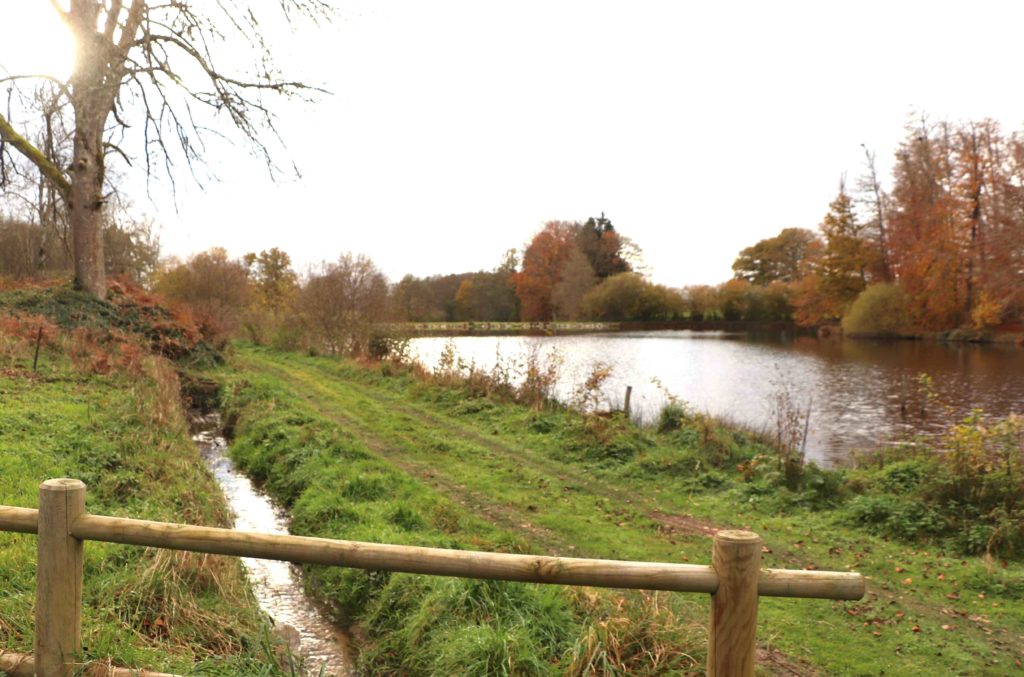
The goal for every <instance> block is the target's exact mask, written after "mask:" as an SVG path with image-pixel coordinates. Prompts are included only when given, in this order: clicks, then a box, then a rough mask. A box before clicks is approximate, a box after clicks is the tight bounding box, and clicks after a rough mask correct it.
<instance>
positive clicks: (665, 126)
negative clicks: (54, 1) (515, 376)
mask: <svg viewBox="0 0 1024 677" xmlns="http://www.w3.org/2000/svg"><path fill="white" fill-rule="evenodd" d="M3 1H4V4H5V6H7V5H8V3H13V5H14V7H15V8H16V9H15V10H14V14H15V15H16V14H17V13H18V12H21V13H22V15H23V17H24V18H25V21H26V23H29V24H31V25H34V26H38V27H39V28H38V30H39V31H44V32H45V33H46V34H47V35H50V36H55V37H56V40H55V42H60V41H63V40H65V38H64V37H61V36H60V34H59V32H58V31H59V29H58V28H55V26H56V24H55V23H54V22H53V17H52V16H45V15H46V14H47V12H50V11H52V10H50V9H49V3H43V2H39V1H38V0H3ZM266 1H267V0H263V2H262V3H261V2H257V3H253V4H256V5H260V4H265V2H266ZM271 4H272V3H271ZM336 5H337V14H336V16H335V17H334V20H333V21H332V22H331V23H330V25H321V26H313V25H310V24H309V23H308V22H307V23H303V22H299V23H298V24H296V25H295V26H292V27H291V28H289V27H286V26H284V25H283V24H282V23H281V22H280V21H278V22H277V23H276V24H269V23H268V24H267V25H268V30H267V37H268V42H269V44H270V47H271V51H272V53H273V56H274V58H275V60H276V62H277V64H278V66H279V67H280V70H281V71H282V73H284V74H285V75H287V76H288V77H289V78H293V77H297V78H301V79H303V80H304V81H306V82H309V83H311V84H315V85H319V86H321V87H322V88H323V89H325V90H328V91H329V92H330V94H325V95H322V96H319V97H318V98H317V99H316V101H314V102H312V103H302V102H294V101H293V102H289V101H280V102H278V103H277V104H276V105H275V111H276V113H277V114H278V128H279V131H280V133H281V136H282V138H283V140H284V144H285V148H284V149H283V150H281V151H280V152H279V154H278V160H279V162H280V164H281V165H282V166H286V167H287V166H288V165H289V164H290V163H294V164H295V165H296V166H297V167H298V168H299V170H300V172H301V178H295V177H294V176H292V175H286V176H285V177H284V178H282V179H279V180H277V181H276V182H275V181H273V180H271V179H270V178H269V177H268V174H267V172H266V169H265V167H264V165H263V164H262V163H261V162H260V161H259V160H258V159H256V158H254V157H253V156H252V154H251V153H249V152H247V150H246V149H245V147H244V146H242V145H241V144H238V143H233V144H226V143H221V144H216V143H215V144H213V145H211V146H210V147H209V157H208V167H209V170H210V171H209V172H202V173H201V174H200V176H201V177H202V178H201V181H202V186H198V185H196V184H195V183H194V182H191V181H190V180H189V179H187V178H186V179H184V180H182V179H179V180H178V182H177V187H178V190H177V194H176V197H175V198H173V199H172V198H171V196H170V190H169V188H168V185H167V182H166V181H162V180H156V181H153V182H152V183H150V184H149V185H148V186H147V184H146V182H145V181H144V180H143V178H142V177H141V175H140V174H139V173H138V172H134V173H133V172H131V171H129V172H127V173H126V178H125V185H126V186H127V187H128V191H129V193H130V194H131V196H132V197H133V199H134V202H135V203H136V207H137V208H138V209H139V210H141V211H144V212H146V213H147V214H150V215H152V216H153V218H154V219H155V221H156V222H157V223H158V224H159V225H160V226H161V244H162V249H163V253H164V254H165V255H176V256H182V257H184V256H187V255H188V254H190V253H195V252H198V251H201V250H204V249H206V248H209V247H212V246H223V247H225V248H226V249H227V250H228V251H229V252H230V253H231V254H232V255H236V256H240V255H242V254H244V253H245V252H248V251H258V250H261V249H266V248H269V247H274V246H276V247H280V248H281V249H283V250H285V251H287V252H288V253H289V254H290V255H291V256H292V259H293V261H294V263H295V264H296V267H297V268H298V269H299V270H304V269H306V268H307V267H308V266H310V265H312V264H315V263H318V262H320V261H323V260H332V259H335V258H337V256H338V255H339V254H341V253H342V252H345V251H352V252H357V253H363V254H366V255H368V256H370V257H371V258H372V259H373V260H374V261H375V262H376V263H377V265H378V266H379V267H380V268H381V269H382V270H383V271H384V272H385V273H386V274H387V275H388V276H389V277H390V278H391V279H392V280H398V279H400V278H401V276H402V275H404V274H406V273H412V274H416V275H421V276H422V275H429V274H439V273H450V272H462V271H469V270H480V269H490V268H493V267H495V266H497V265H498V264H499V262H500V261H501V259H502V256H503V253H504V252H505V251H506V250H508V249H510V248H522V247H523V246H524V245H525V244H526V243H527V242H528V241H529V239H530V238H531V236H532V235H533V234H534V233H535V232H536V231H537V230H539V229H540V228H541V227H542V226H543V224H544V223H545V222H546V221H549V220H552V219H561V220H585V219H586V218H587V217H588V216H596V215H598V214H600V213H601V212H604V213H605V214H606V215H607V216H608V218H610V219H611V220H612V222H613V223H614V224H615V226H616V228H617V229H618V230H619V232H620V233H622V234H623V235H626V236H628V237H630V238H631V239H632V240H634V241H635V242H636V243H637V244H638V245H639V246H640V248H641V249H642V251H643V253H644V260H645V263H646V265H647V269H648V271H649V274H650V276H651V278H652V279H653V280H654V281H655V282H659V283H662V284H667V285H671V286H683V285H690V284H703V283H708V284H715V283H718V282H722V281H724V280H726V279H728V278H729V277H731V275H732V271H731V264H732V262H733V260H734V259H735V257H736V255H737V253H738V252H739V250H740V249H742V248H744V247H746V246H749V245H751V244H753V243H755V242H756V241H758V240H760V239H762V238H765V237H771V236H773V235H775V234H777V233H778V232H779V231H780V230H781V229H783V228H787V227H803V228H816V227H817V225H818V223H820V221H821V218H822V216H823V215H824V214H825V212H826V211H827V209H828V203H829V202H830V201H831V200H832V198H833V197H834V196H835V194H836V192H837V189H838V185H839V181H840V179H841V178H842V177H843V176H846V177H847V181H848V183H851V184H852V183H853V182H854V181H855V179H856V178H857V176H859V175H860V174H861V173H862V171H863V169H864V149H863V147H862V145H861V144H864V145H866V146H867V147H868V148H870V149H872V150H873V151H875V152H876V153H877V156H878V164H879V170H880V171H881V173H882V175H883V178H884V179H886V180H888V174H889V170H890V168H891V158H892V155H893V152H894V151H895V149H896V147H897V145H898V143H899V142H900V140H901V139H902V138H903V136H904V124H905V123H906V122H907V121H908V119H910V118H911V117H912V116H914V115H915V114H919V113H920V112H926V113H928V114H929V115H930V116H931V118H933V119H940V118H946V119H950V120H962V119H975V118H982V117H992V118H994V119H996V120H998V121H1000V122H1001V123H1002V124H1003V127H1004V129H1005V130H1007V131H1012V130H1019V129H1022V128H1024V99H1022V98H1021V96H1020V89H1019V68H1020V64H1021V63H1024V42H1022V41H1021V40H1020V39H1019V27H1020V26H1021V25H1024V3H1018V2H1012V1H1006V2H984V1H981V0H975V1H973V2H941V1H933V2H914V1H910V0H906V1H903V2H896V1H895V0H889V1H888V2H874V1H861V2H856V3H854V2H824V1H818V2H714V3H711V2H700V3H698V2H683V1H681V0H679V1H674V2H654V1H644V0H632V1H630V2H602V1H600V0H586V1H584V0H579V1H575V0H573V1H570V0H546V1H543V2H534V1H532V0H519V1H517V2H497V1H495V2H479V1H464V2H460V1H454V0H436V1H434V2H429V3H425V2H418V1H416V0H376V1H373V2H371V1H368V0H351V1H347V2H346V1H344V0H336ZM18 8H21V9H18ZM40 8H42V9H43V10H45V11H42V12H41V11H40ZM5 9H7V8H6V7H5ZM8 16H10V15H8ZM267 16H275V15H273V14H269V15H267ZM5 24H6V28H5ZM36 35H37V34H35V33H33V32H32V31H31V30H28V31H26V30H23V29H18V30H17V31H15V29H14V28H13V23H12V22H9V21H8V22H0V63H2V64H4V65H5V66H8V68H9V69H10V70H14V69H13V68H11V66H10V64H11V63H12V62H15V65H16V66H19V67H22V66H24V67H31V66H33V65H34V64H35V63H36V62H34V61H32V59H36V58H38V59H40V61H39V62H38V63H39V64H42V65H39V66H38V67H39V68H42V69H51V70H52V69H57V68H59V67H60V66H59V59H61V58H64V57H61V56H60V54H61V50H59V49H58V50H52V49H50V48H48V47H47V45H46V44H45V42H42V41H40V40H38V39H36V37H35V36H36ZM250 56H251V55H248V54H246V53H244V52H243V51H239V53H238V54H234V55H229V57H230V58H237V60H238V63H239V64H244V63H246V62H247V59H248V58H249V57H250ZM211 173H212V174H215V175H216V179H215V180H214V179H208V178H207V174H211Z"/></svg>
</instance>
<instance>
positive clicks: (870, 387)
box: [412, 331, 1024, 466]
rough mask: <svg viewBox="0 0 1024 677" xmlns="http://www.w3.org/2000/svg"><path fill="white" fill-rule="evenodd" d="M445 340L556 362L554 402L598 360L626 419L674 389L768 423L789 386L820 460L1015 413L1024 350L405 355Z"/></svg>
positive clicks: (761, 342)
mask: <svg viewBox="0 0 1024 677" xmlns="http://www.w3.org/2000/svg"><path fill="white" fill-rule="evenodd" d="M448 342H451V345H452V346H453V347H454V349H455V351H456V353H457V354H458V356H459V357H460V358H461V359H462V360H463V361H465V362H467V363H470V362H472V363H474V364H475V365H476V366H477V367H478V368H481V369H485V370H489V369H490V368H491V367H492V366H493V365H494V364H495V361H496V359H500V360H501V361H502V362H505V363H509V362H513V361H517V362H519V363H520V364H521V363H522V362H523V360H524V359H525V357H526V355H528V354H529V353H531V352H533V353H534V354H539V355H540V356H541V359H542V360H551V359H556V360H559V361H560V363H561V367H560V378H559V382H558V384H557V389H556V390H557V392H556V396H557V397H558V399H559V400H561V401H569V400H570V399H571V398H572V396H573V392H574V390H575V389H576V387H577V386H578V385H579V384H581V383H583V382H584V381H585V380H586V378H587V376H588V374H589V373H590V372H591V370H592V369H593V366H594V365H595V364H597V363H605V364H607V365H608V366H610V367H611V370H612V372H611V376H610V377H609V378H608V379H607V380H606V381H605V382H604V386H603V388H602V394H603V400H604V402H603V404H604V406H605V407H609V406H611V407H615V408H621V405H622V402H623V399H624V394H625V389H626V386H627V385H629V386H632V387H633V396H632V411H633V412H634V416H635V417H638V418H640V419H641V420H643V421H647V422H652V421H655V420H656V419H657V412H658V411H659V410H660V409H661V407H662V405H663V404H665V402H666V398H667V397H668V394H671V395H672V396H674V397H677V398H680V399H681V400H682V401H685V402H686V403H687V404H688V405H689V407H690V408H691V409H692V410H694V411H698V412H704V413H708V414H711V415H713V416H718V417H723V418H726V419H729V420H732V421H736V422H739V423H742V424H744V425H747V426H751V427H753V428H755V429H758V430H768V431H770V430H773V425H772V423H771V420H772V403H773V402H775V401H777V400H778V396H779V394H780V393H782V392H785V391H788V392H789V393H790V394H791V397H792V401H793V402H794V405H795V407H796V408H798V409H799V410H800V411H807V410H809V411H810V419H809V425H808V429H807V432H808V434H807V442H806V452H807V457H808V459H811V460H815V461H817V462H818V463H819V464H823V465H828V466H833V465H837V464H841V463H842V462H843V460H844V459H846V458H847V457H848V456H849V455H850V453H851V452H853V451H856V450H860V449H870V448H875V447H877V446H878V445H880V444H885V443H889V442H894V441H900V440H906V439H909V438H911V437H913V436H915V435H937V434H941V433H942V432H943V431H945V430H946V429H948V428H949V426H950V425H951V424H953V423H954V422H956V421H959V420H961V419H962V418H963V417H964V416H965V415H967V414H968V413H970V411H971V410H972V409H976V408H980V409H984V410H985V412H986V413H988V414H991V415H994V416H1006V415H1007V414H1010V413H1021V412H1022V411H1024V350H1022V349H1020V348H1016V347H1013V346H1004V345H977V344H962V343H956V344H946V343H933V342H922V341H867V340H849V339H847V340H838V339H817V338H811V337H796V338H793V337H787V336H771V337H765V336H753V335H747V334H727V333H724V332H694V331H651V332H617V333H606V334H587V335H566V336H543V337H536V336H461V337H455V338H433V337H432V338H416V339H413V341H412V352H413V355H414V356H415V357H417V358H418V359H419V360H420V361H421V362H422V363H423V364H424V365H425V366H427V367H428V368H434V367H435V366H436V365H437V363H438V359H439V358H440V356H441V354H442V352H443V351H444V350H445V346H446V345H447V344H448ZM922 374H926V375H927V378H928V379H929V380H930V384H928V385H927V386H925V385H923V384H922V382H921V375H922ZM654 379H657V382H655V380H654ZM659 384H660V385H659Z"/></svg>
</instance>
